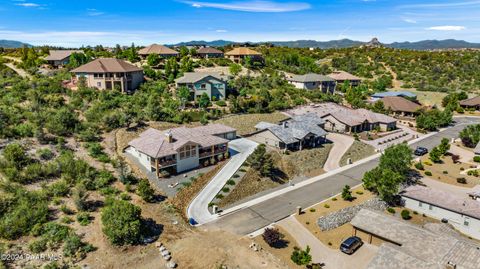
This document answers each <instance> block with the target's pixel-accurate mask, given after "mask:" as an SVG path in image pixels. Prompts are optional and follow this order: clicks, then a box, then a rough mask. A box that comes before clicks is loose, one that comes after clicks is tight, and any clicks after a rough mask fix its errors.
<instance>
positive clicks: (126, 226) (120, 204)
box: [101, 199, 141, 245]
mask: <svg viewBox="0 0 480 269" xmlns="http://www.w3.org/2000/svg"><path fill="white" fill-rule="evenodd" d="M140 216H141V209H140V207H138V206H136V205H133V204H132V203H130V202H128V201H123V200H114V199H110V200H109V201H107V203H106V206H105V207H104V208H103V210H102V217H101V218H102V230H103V233H104V234H105V235H106V236H107V238H108V240H109V241H110V242H111V243H112V244H114V245H131V244H135V243H137V242H138V240H139V239H140V236H141V233H140V229H141V217H140Z"/></svg>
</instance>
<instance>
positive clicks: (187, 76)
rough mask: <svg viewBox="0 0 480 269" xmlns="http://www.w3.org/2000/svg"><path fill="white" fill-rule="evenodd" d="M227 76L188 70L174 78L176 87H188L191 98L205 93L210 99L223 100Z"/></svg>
mask: <svg viewBox="0 0 480 269" xmlns="http://www.w3.org/2000/svg"><path fill="white" fill-rule="evenodd" d="M227 81H228V77H227V76H224V75H221V74H219V73H210V72H188V73H184V74H183V77H181V78H178V79H176V80H175V83H176V86H177V89H179V88H180V87H187V88H188V89H190V96H191V100H195V101H196V100H198V99H199V98H200V97H201V96H202V95H203V93H206V94H207V95H208V97H210V100H225V98H226V94H227Z"/></svg>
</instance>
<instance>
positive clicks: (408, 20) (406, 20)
mask: <svg viewBox="0 0 480 269" xmlns="http://www.w3.org/2000/svg"><path fill="white" fill-rule="evenodd" d="M403 21H404V22H406V23H417V21H416V20H414V19H403Z"/></svg>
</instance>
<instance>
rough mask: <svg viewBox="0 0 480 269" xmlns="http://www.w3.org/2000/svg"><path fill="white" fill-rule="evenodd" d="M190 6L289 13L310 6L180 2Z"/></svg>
mask: <svg viewBox="0 0 480 269" xmlns="http://www.w3.org/2000/svg"><path fill="white" fill-rule="evenodd" d="M181 2H182V3H186V4H189V5H192V7H196V8H202V7H209V8H218V9H225V10H235V11H244V12H291V11H300V10H305V9H309V8H310V7H311V6H310V4H308V3H304V2H285V3H283V2H282V3H277V2H274V1H259V0H252V1H242V2H240V1H236V2H228V3H214V2H201V1H181Z"/></svg>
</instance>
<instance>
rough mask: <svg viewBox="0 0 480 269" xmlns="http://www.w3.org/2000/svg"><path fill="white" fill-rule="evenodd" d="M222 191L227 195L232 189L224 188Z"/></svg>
mask: <svg viewBox="0 0 480 269" xmlns="http://www.w3.org/2000/svg"><path fill="white" fill-rule="evenodd" d="M222 191H223V192H225V193H228V192H229V191H230V188H229V187H223V188H222Z"/></svg>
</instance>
